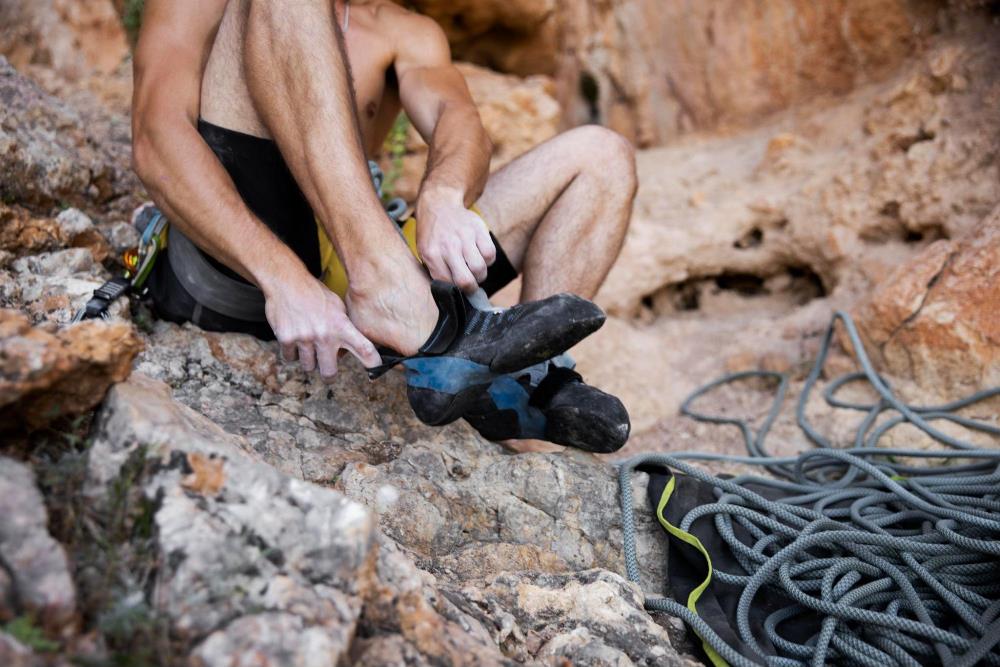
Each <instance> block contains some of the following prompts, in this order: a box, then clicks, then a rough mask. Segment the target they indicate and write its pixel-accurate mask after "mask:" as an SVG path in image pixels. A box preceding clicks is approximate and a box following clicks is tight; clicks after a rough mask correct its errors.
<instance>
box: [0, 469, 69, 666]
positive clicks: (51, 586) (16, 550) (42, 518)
mask: <svg viewBox="0 0 1000 667" xmlns="http://www.w3.org/2000/svg"><path fill="white" fill-rule="evenodd" d="M48 520H49V519H48V512H47V511H46V509H45V501H44V500H43V499H42V494H41V493H40V492H39V491H38V487H37V486H36V485H35V476H34V474H33V473H32V471H31V468H29V467H28V466H26V465H24V464H23V463H19V462H17V461H14V460H13V459H9V458H6V457H2V456H0V570H3V571H4V574H5V576H7V577H9V580H10V581H11V583H12V586H11V593H12V595H11V597H12V598H13V599H14V601H15V602H14V607H15V609H16V611H17V613H18V615H22V614H30V615H31V616H32V617H33V618H35V619H38V621H39V622H41V623H43V624H44V625H45V627H46V628H47V629H48V630H50V631H53V632H57V631H60V630H63V629H65V628H67V626H69V625H70V624H72V623H73V622H74V621H75V617H76V588H75V586H74V584H73V578H72V577H71V576H70V571H69V565H68V563H67V561H66V553H65V552H64V551H63V548H62V546H61V545H60V544H59V543H58V542H56V541H55V540H54V539H52V537H51V536H50V535H49V532H48ZM0 593H2V589H0ZM0 606H2V602H0ZM0 641H2V640H0ZM11 650H12V651H13V649H11ZM15 653H16V651H15ZM0 655H3V649H2V648H0Z"/></svg>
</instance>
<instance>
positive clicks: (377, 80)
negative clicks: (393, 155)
mask: <svg viewBox="0 0 1000 667" xmlns="http://www.w3.org/2000/svg"><path fill="white" fill-rule="evenodd" d="M338 5H339V6H338V7H337V20H338V22H339V23H340V25H341V28H343V27H344V25H345V12H344V8H343V5H340V4H339V3H338ZM407 13H408V12H406V10H404V9H402V8H400V7H399V6H397V5H394V4H392V3H389V2H384V1H383V0H373V1H372V2H364V3H358V1H357V0H355V1H354V2H352V3H351V4H350V16H349V19H348V20H347V21H346V25H347V30H346V32H345V34H344V38H345V46H346V48H347V56H348V60H349V62H350V68H351V74H352V77H353V82H354V91H355V101H356V104H357V114H358V121H359V124H360V127H361V132H362V137H363V139H364V144H365V151H366V152H367V153H368V154H369V155H372V154H374V153H375V152H376V151H377V150H378V148H379V146H380V145H381V144H382V141H383V140H384V138H385V136H386V134H387V133H388V131H389V129H390V128H391V127H392V123H393V121H394V120H395V118H396V116H397V115H398V114H399V111H400V108H401V106H400V100H399V91H398V87H397V82H396V77H395V73H394V70H393V61H394V59H395V56H396V40H398V39H406V40H420V39H421V34H420V25H419V24H413V25H412V28H413V30H411V31H409V32H408V33H407V34H405V35H400V34H393V30H394V29H395V30H398V26H399V25H400V21H399V19H400V18H401V15H405V14H407ZM391 19H396V20H395V21H393V20H391ZM241 20H242V19H241V17H240V13H239V12H238V11H236V8H235V3H232V2H231V3H229V6H228V7H227V8H226V12H225V15H224V16H223V18H222V21H221V23H220V24H219V29H218V32H217V33H216V37H215V42H214V44H213V46H212V51H211V55H210V56H209V59H208V63H207V65H206V68H205V74H204V76H203V78H202V94H201V110H200V113H201V117H202V118H203V119H204V120H206V121H208V122H210V123H213V124H216V125H220V126H222V127H226V128H229V129H232V130H238V131H240V132H245V133H247V134H252V135H254V136H259V137H269V136H270V133H269V132H268V131H267V128H266V127H265V126H264V124H263V123H262V122H261V120H260V119H259V118H258V116H257V114H256V112H255V111H254V107H253V103H252V102H251V100H250V98H249V95H248V93H247V90H246V84H245V83H244V77H243V59H242V49H243V44H242V34H243V26H241V25H240V21H241ZM404 25H405V23H404ZM390 26H391V27H390Z"/></svg>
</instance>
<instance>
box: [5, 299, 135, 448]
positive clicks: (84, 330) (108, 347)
mask: <svg viewBox="0 0 1000 667" xmlns="http://www.w3.org/2000/svg"><path fill="white" fill-rule="evenodd" d="M141 348H142V343H141V342H140V340H139V337H138V335H137V334H136V333H135V330H134V329H133V328H132V326H131V325H128V324H125V323H121V322H117V323H110V324H109V323H106V322H100V321H89V322H83V323H80V324H76V325H73V326H70V327H67V328H65V329H62V330H61V331H58V332H56V333H51V332H49V331H47V330H45V329H43V328H41V327H32V326H31V325H30V323H29V322H28V318H27V317H26V316H25V315H23V314H21V313H19V312H17V311H14V310H0V432H2V431H12V430H17V429H22V428H25V429H28V430H30V429H33V428H37V427H39V426H42V425H44V424H46V423H48V422H50V421H52V420H53V419H55V418H57V417H61V416H64V415H72V414H78V413H80V412H83V411H85V410H89V409H90V408H92V407H94V406H95V405H97V404H98V403H99V402H100V401H101V400H102V399H103V398H104V394H105V393H106V392H107V390H108V387H109V386H110V385H111V384H112V383H114V382H120V381H121V380H124V379H125V378H126V377H128V375H129V372H130V371H131V367H132V359H134V358H135V355H136V354H138V352H139V350H140V349H141Z"/></svg>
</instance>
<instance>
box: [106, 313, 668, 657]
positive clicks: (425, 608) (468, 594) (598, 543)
mask: <svg viewBox="0 0 1000 667" xmlns="http://www.w3.org/2000/svg"><path fill="white" fill-rule="evenodd" d="M138 368H139V369H140V370H141V371H143V372H147V373H151V374H154V375H156V376H157V377H159V378H162V379H163V380H165V381H166V382H168V383H169V384H170V385H171V386H172V387H174V396H175V398H176V400H178V401H180V402H183V403H185V404H187V405H189V406H191V407H193V408H195V409H197V410H198V411H200V412H202V413H204V414H205V415H207V416H208V417H210V418H211V419H213V420H216V421H217V422H218V423H219V424H220V425H224V426H225V428H226V430H227V431H229V433H230V435H221V434H220V433H219V431H218V430H217V429H216V428H209V427H208V425H207V420H204V419H195V417H194V416H193V414H192V413H191V411H189V410H187V409H183V410H182V409H179V408H177V407H176V405H175V406H174V407H172V408H170V409H169V410H168V409H166V408H163V407H160V408H158V409H157V411H156V412H155V415H154V413H152V412H150V413H148V414H147V413H140V412H137V411H135V410H134V409H132V408H130V409H129V410H128V411H126V410H123V409H122V408H121V405H120V404H119V406H118V407H117V408H116V409H115V410H114V413H115V414H119V415H121V417H120V419H121V426H117V425H116V424H114V423H112V422H108V425H107V426H106V430H108V431H117V430H121V429H127V428H132V429H133V431H134V430H135V429H136V428H138V427H137V426H134V425H135V424H142V423H148V424H149V426H147V427H143V428H144V429H145V430H144V432H145V433H149V434H154V433H158V434H160V437H161V438H162V439H164V440H167V441H182V440H189V441H195V442H198V443H204V444H199V445H198V446H199V447H202V446H204V447H206V448H208V447H209V443H210V442H211V441H213V440H216V439H220V440H223V441H227V442H231V443H234V446H235V447H238V448H240V449H242V450H243V451H246V450H247V449H252V450H253V451H254V452H255V453H256V454H257V455H258V456H259V457H260V458H261V459H263V460H264V461H267V462H269V463H271V464H272V465H274V466H277V467H279V468H280V469H281V470H283V471H286V472H287V473H288V474H289V475H295V476H299V477H304V478H306V479H311V480H315V481H319V482H324V483H328V484H329V483H331V482H334V481H335V488H337V489H341V490H343V491H344V492H345V494H346V495H347V496H348V497H350V498H352V499H354V500H355V501H358V502H360V503H362V504H363V505H366V506H368V507H369V508H371V509H372V510H373V511H374V512H376V513H377V514H378V516H379V523H380V527H381V530H382V532H383V536H382V537H380V538H379V540H378V555H377V558H376V565H375V575H374V583H373V584H372V587H371V588H370V589H369V593H368V595H367V597H366V600H365V603H364V608H363V612H362V615H361V619H360V621H359V623H360V626H359V627H361V628H362V631H361V637H359V638H357V639H356V640H355V641H354V642H353V643H352V645H351V656H352V659H353V660H354V661H355V662H356V663H357V664H366V665H367V664H370V665H387V666H388V665H397V664H401V661H402V662H403V663H404V664H413V665H421V664H453V665H507V664H510V663H511V660H515V659H516V660H520V661H524V660H526V661H528V662H529V663H530V664H535V662H534V661H536V660H537V661H540V662H541V663H542V664H549V663H550V660H551V659H554V658H552V656H554V655H555V654H556V653H558V651H556V649H553V650H552V655H551V656H549V657H545V658H543V657H542V656H541V655H540V654H539V656H537V657H536V656H535V653H536V652H537V651H539V650H540V649H541V643H538V642H535V643H533V644H531V645H530V646H529V647H527V648H523V649H518V650H519V651H521V653H519V654H518V655H520V656H521V657H520V658H515V657H514V656H513V654H509V653H508V651H507V647H508V646H512V644H511V642H513V641H515V640H514V639H510V637H512V636H515V637H516V636H517V635H518V633H520V636H526V633H527V632H528V631H527V630H525V631H522V629H521V625H520V623H519V622H518V621H517V620H516V619H515V614H514V613H513V612H512V611H511V610H510V609H508V608H507V607H506V606H504V605H501V604H500V603H499V602H498V603H496V604H492V603H491V604H487V605H485V606H483V607H482V609H486V611H485V612H484V611H482V610H480V611H475V608H476V607H477V604H478V603H475V602H474V600H475V599H483V594H482V593H477V592H476V591H478V590H479V589H480V588H482V587H484V586H487V585H488V584H489V581H491V580H492V579H494V578H496V577H498V576H500V575H501V574H502V573H504V572H511V571H515V572H520V571H528V572H550V573H569V572H573V571H575V570H577V569H580V568H592V567H603V568H606V569H609V570H612V571H616V572H621V571H622V570H623V565H622V562H621V518H620V515H619V512H618V510H617V482H616V479H615V475H614V471H613V470H612V469H611V468H609V467H608V466H607V465H606V464H604V463H602V462H600V461H599V460H598V459H597V458H596V457H592V456H590V455H587V454H583V453H579V452H566V453H560V454H530V455H511V454H510V453H509V452H506V451H505V450H504V449H503V448H501V447H500V446H498V445H495V444H492V443H489V442H486V441H484V440H482V439H481V438H479V437H478V436H476V435H475V433H474V432H472V431H471V430H470V429H469V428H468V426H465V425H463V424H459V423H456V424H452V425H449V426H447V427H445V428H431V427H427V426H424V425H422V424H420V423H419V422H418V421H417V420H416V418H415V417H414V416H413V415H412V411H411V410H410V408H409V406H408V405H407V403H406V399H405V385H404V383H403V381H402V380H403V378H402V377H401V375H400V374H395V373H390V374H389V375H387V376H385V377H383V378H382V379H380V380H379V381H378V382H375V383H367V382H366V381H365V379H364V373H363V371H362V369H361V368H360V367H358V366H357V365H356V364H355V363H353V362H352V361H348V360H345V362H344V363H343V364H342V365H341V370H340V374H339V375H338V377H337V378H336V379H335V380H334V382H333V384H331V385H323V384H322V383H320V382H319V381H318V380H317V379H315V378H309V377H306V376H305V375H304V374H302V372H301V370H299V369H298V368H297V366H296V365H280V364H278V363H277V362H276V349H275V346H274V344H273V343H264V342H261V341H258V340H256V339H253V338H250V337H247V336H238V335H220V334H211V333H205V332H201V331H199V330H197V329H195V328H193V327H189V326H184V327H178V326H176V325H172V324H166V323H158V324H157V325H156V326H155V327H154V329H153V332H152V334H151V340H150V344H149V345H148V346H147V348H146V350H145V351H144V352H143V353H142V355H141V356H140V360H139V364H138ZM140 377H141V376H139V375H135V376H133V379H132V380H130V381H129V383H126V384H124V385H119V386H118V387H117V388H116V389H115V390H113V392H112V396H114V395H115V392H118V391H119V390H120V389H121V390H122V391H124V390H125V389H124V388H125V387H127V386H128V385H132V384H134V383H136V382H139V381H140V380H139V378H140ZM160 386H161V388H162V385H160ZM157 391H160V392H161V393H162V391H164V390H162V389H161V390H157ZM108 400H109V402H110V401H111V400H112V398H109V399H108ZM146 402H148V403H151V404H156V403H157V401H152V400H149V401H145V402H139V401H130V405H137V406H141V405H142V404H144V403H146ZM105 410H106V411H107V408H105ZM108 414H111V413H110V412H109V413H108ZM194 423H197V424H200V425H201V426H199V427H198V431H197V434H188V435H185V433H186V432H188V431H190V429H191V428H192V426H191V425H192V424H194ZM130 424H132V425H133V426H129V425H130ZM237 436H239V437H237ZM149 437H150V436H149V435H143V436H142V437H134V438H133V440H135V441H143V440H148V438H149ZM120 459H121V457H120V456H118V457H115V456H110V455H108V454H107V453H105V452H101V453H100V455H95V457H94V459H92V460H93V461H95V462H100V463H95V465H104V463H103V462H111V466H112V468H114V466H118V465H120V463H119V460H120ZM93 477H94V478H95V479H96V480H98V481H97V483H96V484H95V485H94V488H95V489H99V488H102V487H105V486H106V485H107V484H108V480H109V478H110V477H109V475H107V474H101V475H93ZM201 477H202V480H203V481H202V484H204V485H209V486H211V485H212V484H213V481H212V480H213V479H214V478H215V475H214V474H210V473H209V472H205V473H204V474H203V475H202V476H201ZM227 479H228V477H227ZM635 484H636V486H635V494H634V495H635V497H636V499H637V503H640V504H642V503H643V502H644V501H643V499H644V498H645V493H644V490H643V489H642V485H643V484H644V478H643V476H642V475H637V476H636V480H635ZM636 521H637V528H638V536H639V541H640V546H641V549H642V550H643V553H644V554H649V556H648V561H646V562H644V563H643V565H644V567H645V569H644V570H643V573H642V574H643V579H644V581H643V586H644V587H648V590H658V589H659V590H662V586H663V581H662V568H660V567H658V566H657V565H656V563H657V562H659V560H658V559H662V558H663V557H664V553H665V544H664V540H663V536H662V528H660V527H659V526H658V525H657V524H656V522H655V520H654V519H652V517H651V515H650V514H649V513H648V512H646V511H644V509H642V508H640V511H638V512H636ZM629 591H630V592H629V593H628V595H630V596H633V597H634V596H635V595H636V592H635V589H634V588H629ZM505 604H506V603H505ZM268 622H269V623H270V622H274V623H279V622H282V623H283V622H284V621H279V620H275V619H271V620H269V621H268ZM534 622H537V623H539V624H541V621H534ZM616 622H621V623H623V624H628V623H630V622H631V620H627V616H622V617H621V618H620V620H619V621H616ZM525 623H528V624H529V625H530V623H531V622H529V621H525ZM608 627H611V625H609V626H608ZM566 631H567V632H569V631H570V629H569V628H567V630H566ZM609 632H610V631H609ZM615 632H616V633H617V634H619V635H622V636H624V635H625V634H627V633H626V632H625V631H624V628H619V629H618V630H616V631H615ZM608 636H610V634H609V635H608ZM594 637H597V638H596V639H595V638H593V637H592V638H591V640H590V641H588V642H586V644H587V646H590V647H591V648H584V647H581V648H579V651H578V652H577V653H574V655H583V653H584V652H586V651H588V650H591V649H592V650H594V651H597V652H598V653H601V654H604V653H607V652H609V651H611V650H612V647H614V646H618V644H615V643H614V642H613V641H612V640H610V639H607V638H606V637H605V636H604V635H600V636H599V637H598V636H597V635H594ZM231 641H232V642H235V639H234V638H228V639H226V642H223V639H222V638H218V639H216V640H214V643H213V644H212V646H215V647H223V646H233V645H235V644H232V643H229V642H231ZM517 641H520V640H517ZM605 645H607V646H608V647H609V648H601V647H602V646H605ZM574 646H575V644H574ZM560 650H561V651H563V653H565V652H566V651H570V648H566V649H565V650H563V649H560ZM573 650H576V649H573ZM614 650H623V649H614ZM665 650H666V651H668V654H669V655H674V654H675V653H676V652H675V651H673V649H670V648H669V645H667V647H666V649H665ZM199 651H200V652H201V653H199V655H201V654H203V653H204V652H205V651H208V644H207V643H206V644H205V645H204V646H203V647H202V648H200V649H199ZM221 652H222V649H221V648H220V649H219V650H218V652H217V654H219V655H221ZM204 654H205V655H208V654H207V653H204ZM547 655H548V654H547ZM554 664H558V663H554ZM584 664H585V663H584ZM649 664H657V663H655V662H653V663H649ZM663 664H670V663H669V662H664V663H663Z"/></svg>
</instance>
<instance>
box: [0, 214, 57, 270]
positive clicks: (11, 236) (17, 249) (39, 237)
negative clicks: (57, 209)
mask: <svg viewBox="0 0 1000 667" xmlns="http://www.w3.org/2000/svg"><path fill="white" fill-rule="evenodd" d="M65 242H66V236H65V234H64V232H63V231H62V229H61V227H60V226H59V224H58V223H57V222H55V221H54V220H50V219H48V218H40V217H35V216H33V215H31V213H30V212H28V211H27V210H25V209H23V208H20V207H17V206H14V207H8V206H4V205H2V204H0V249H2V250H4V251H6V252H9V253H11V254H12V255H13V256H16V257H20V256H23V255H27V254H34V253H39V252H44V251H47V250H55V249H56V248H59V247H62V246H63V245H64V244H65Z"/></svg>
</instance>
